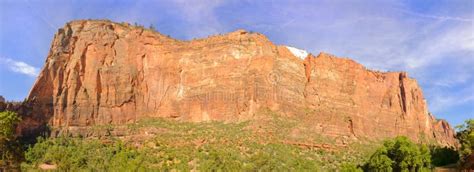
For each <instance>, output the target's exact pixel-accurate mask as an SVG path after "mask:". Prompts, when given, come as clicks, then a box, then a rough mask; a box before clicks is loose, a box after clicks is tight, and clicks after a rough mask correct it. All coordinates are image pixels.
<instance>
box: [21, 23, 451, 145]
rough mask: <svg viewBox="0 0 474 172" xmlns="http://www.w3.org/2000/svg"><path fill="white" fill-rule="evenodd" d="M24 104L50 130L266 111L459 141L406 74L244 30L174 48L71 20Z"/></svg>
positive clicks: (111, 26)
mask: <svg viewBox="0 0 474 172" xmlns="http://www.w3.org/2000/svg"><path fill="white" fill-rule="evenodd" d="M28 101H29V102H32V103H33V104H35V106H34V107H33V111H32V112H33V113H32V117H33V118H34V119H37V120H40V119H43V120H44V121H43V122H47V123H50V124H51V125H52V126H54V127H65V128H68V127H82V126H90V125H96V124H109V123H112V124H122V123H128V122H133V121H135V120H137V119H140V118H143V117H166V118H176V119H179V120H185V121H208V120H219V121H242V120H248V119H252V118H253V117H254V116H255V114H256V112H257V111H258V109H261V108H269V109H271V110H273V111H277V112H280V113H281V114H283V115H287V116H293V117H300V116H301V117H302V118H303V117H304V119H305V121H307V122H308V123H311V126H312V131H313V132H319V133H321V134H324V135H328V136H336V137H337V136H344V137H352V138H359V139H363V138H376V139H377V138H386V137H393V136H396V135H406V136H409V137H410V138H412V139H415V140H418V139H434V140H436V141H437V142H439V143H441V144H447V145H453V144H454V143H455V142H456V141H455V139H454V133H453V129H452V128H451V127H450V126H449V125H448V123H446V122H444V121H437V120H435V119H434V117H433V116H432V115H431V114H430V113H429V112H428V110H427V106H426V103H425V99H424V97H423V94H422V91H421V88H420V87H419V86H418V84H417V82H416V81H415V80H413V79H411V78H409V77H408V76H407V74H406V73H399V72H389V73H381V72H374V71H370V70H367V69H365V68H364V67H363V66H362V65H360V64H358V63H356V62H354V61H352V60H350V59H343V58H337V57H334V56H332V55H329V54H326V53H321V54H319V55H318V56H317V57H315V56H312V55H308V56H307V57H306V58H305V59H304V60H303V59H300V58H298V57H296V56H295V55H294V54H292V53H291V52H290V51H289V50H288V49H287V48H286V47H285V46H276V45H274V44H273V43H272V42H270V41H269V40H268V39H267V38H266V37H265V36H264V35H261V34H258V33H249V32H246V31H243V30H239V31H236V32H232V33H229V34H225V35H219V36H211V37H209V38H205V39H198V40H193V41H180V40H175V39H172V38H169V37H167V36H164V35H161V34H159V33H157V32H154V31H150V30H147V29H143V28H139V27H134V26H130V25H127V24H118V23H112V22H108V21H74V22H70V23H68V24H66V26H65V27H64V28H62V29H59V31H58V33H57V34H56V35H55V37H54V40H53V43H52V46H51V50H50V52H49V55H48V57H47V59H46V64H45V66H44V68H43V70H42V71H41V74H40V75H39V77H38V79H37V81H36V83H35V84H34V86H33V88H32V90H31V92H30V95H29V97H28ZM302 114H305V115H304V116H302Z"/></svg>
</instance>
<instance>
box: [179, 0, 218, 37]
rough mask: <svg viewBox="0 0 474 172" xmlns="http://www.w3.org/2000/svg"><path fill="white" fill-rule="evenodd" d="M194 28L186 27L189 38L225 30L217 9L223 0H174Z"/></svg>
mask: <svg viewBox="0 0 474 172" xmlns="http://www.w3.org/2000/svg"><path fill="white" fill-rule="evenodd" d="M172 2H174V5H175V7H176V9H177V10H179V11H180V13H181V14H182V15H183V17H184V19H185V20H187V21H188V22H189V23H190V24H191V26H192V28H188V29H185V32H187V35H188V37H189V38H202V37H206V36H209V35H215V34H218V33H219V32H220V31H223V30H225V28H224V27H225V26H224V25H222V24H221V23H220V22H219V20H218V18H217V15H216V14H215V9H216V8H217V7H219V6H221V5H223V4H224V2H225V1H222V0H177V1H172Z"/></svg>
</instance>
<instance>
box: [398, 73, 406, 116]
mask: <svg viewBox="0 0 474 172" xmlns="http://www.w3.org/2000/svg"><path fill="white" fill-rule="evenodd" d="M404 78H405V75H404V74H403V73H400V76H399V84H400V100H401V102H400V105H401V106H402V110H403V113H404V114H406V113H407V104H406V90H405V84H404V82H403V79H404Z"/></svg>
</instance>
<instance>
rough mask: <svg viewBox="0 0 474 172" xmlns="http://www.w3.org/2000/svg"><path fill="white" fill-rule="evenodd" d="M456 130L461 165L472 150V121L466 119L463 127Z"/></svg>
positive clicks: (473, 130) (473, 141) (473, 134)
mask: <svg viewBox="0 0 474 172" xmlns="http://www.w3.org/2000/svg"><path fill="white" fill-rule="evenodd" d="M456 129H458V133H457V138H458V140H459V143H460V144H461V148H460V149H459V154H460V156H461V163H463V161H464V159H466V158H467V157H468V156H469V155H470V154H472V153H473V151H472V150H473V149H474V119H468V120H466V121H465V122H464V124H463V125H460V126H456Z"/></svg>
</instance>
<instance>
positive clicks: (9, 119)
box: [0, 111, 21, 167]
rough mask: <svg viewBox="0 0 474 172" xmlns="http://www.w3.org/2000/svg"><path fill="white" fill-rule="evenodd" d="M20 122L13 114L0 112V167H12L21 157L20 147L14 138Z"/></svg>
mask: <svg viewBox="0 0 474 172" xmlns="http://www.w3.org/2000/svg"><path fill="white" fill-rule="evenodd" d="M20 121H21V119H20V117H18V115H17V114H16V113H15V112H11V111H4V112H0V156H1V157H0V167H2V166H11V165H14V163H16V162H17V161H18V160H19V159H20V157H21V147H20V145H19V143H18V141H17V140H16V136H15V128H16V125H17V124H18V123H19V122H20Z"/></svg>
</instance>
